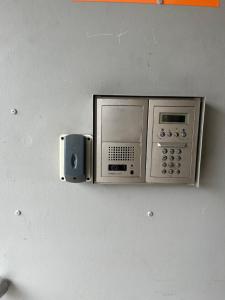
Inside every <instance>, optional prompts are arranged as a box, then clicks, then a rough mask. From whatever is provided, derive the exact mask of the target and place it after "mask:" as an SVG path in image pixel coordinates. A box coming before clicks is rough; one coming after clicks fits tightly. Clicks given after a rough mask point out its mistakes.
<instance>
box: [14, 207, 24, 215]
mask: <svg viewBox="0 0 225 300" xmlns="http://www.w3.org/2000/svg"><path fill="white" fill-rule="evenodd" d="M14 214H15V215H16V216H21V215H22V211H21V210H19V209H17V210H16V211H15V213H14Z"/></svg>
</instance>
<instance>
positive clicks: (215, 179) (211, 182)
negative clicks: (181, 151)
mask: <svg viewBox="0 0 225 300" xmlns="http://www.w3.org/2000/svg"><path fill="white" fill-rule="evenodd" d="M224 120H225V113H224V111H222V110H219V109H216V108H215V107H213V106H211V105H208V104H207V105H206V111H205V125H204V134H203V145H202V163H201V176H200V186H205V187H209V188H213V189H215V188H216V189H217V188H219V187H220V188H221V187H222V188H224V185H225V182H224V177H223V176H222V174H221V169H222V167H221V164H223V163H224V156H222V153H221V152H220V151H221V150H222V149H223V147H224V145H223V144H224V140H223V138H224V136H222V140H221V136H220V132H221V131H222V132H223V130H221V128H223V124H224ZM221 143H222V145H221ZM221 158H222V159H223V161H221ZM222 172H223V169H222Z"/></svg>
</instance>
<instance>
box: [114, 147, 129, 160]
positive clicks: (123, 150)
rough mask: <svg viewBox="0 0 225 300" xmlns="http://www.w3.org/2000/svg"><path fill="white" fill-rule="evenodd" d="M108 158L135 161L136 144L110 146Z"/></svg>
mask: <svg viewBox="0 0 225 300" xmlns="http://www.w3.org/2000/svg"><path fill="white" fill-rule="evenodd" d="M108 160H109V161H112V160H114V161H115V160H120V161H134V146H109V147H108Z"/></svg>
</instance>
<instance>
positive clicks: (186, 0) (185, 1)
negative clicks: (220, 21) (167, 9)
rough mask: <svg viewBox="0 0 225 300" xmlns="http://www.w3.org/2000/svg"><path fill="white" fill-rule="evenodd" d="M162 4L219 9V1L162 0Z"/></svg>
mask: <svg viewBox="0 0 225 300" xmlns="http://www.w3.org/2000/svg"><path fill="white" fill-rule="evenodd" d="M164 4H169V5H170V4H172V5H191V6H211V7H219V6H220V0H164Z"/></svg>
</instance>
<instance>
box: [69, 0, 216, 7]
mask: <svg viewBox="0 0 225 300" xmlns="http://www.w3.org/2000/svg"><path fill="white" fill-rule="evenodd" d="M72 2H120V3H140V4H157V0H72ZM163 5H187V6H188V5H190V6H209V7H219V6H220V0H164V1H163Z"/></svg>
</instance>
